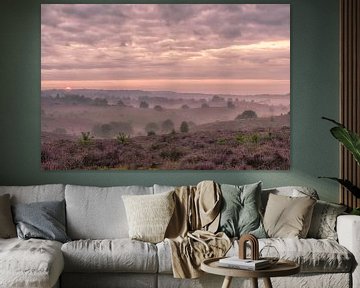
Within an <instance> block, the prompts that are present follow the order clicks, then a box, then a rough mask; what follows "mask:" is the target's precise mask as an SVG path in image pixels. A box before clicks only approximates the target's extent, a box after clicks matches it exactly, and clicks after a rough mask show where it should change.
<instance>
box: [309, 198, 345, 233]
mask: <svg viewBox="0 0 360 288" xmlns="http://www.w3.org/2000/svg"><path fill="white" fill-rule="evenodd" d="M345 210H346V206H344V205H339V204H334V203H329V202H325V201H321V200H318V201H317V202H316V204H315V207H314V211H313V214H312V219H311V225H310V229H309V233H308V237H309V238H315V239H332V240H337V233H336V219H337V217H338V216H339V215H340V214H343V213H344V212H345Z"/></svg>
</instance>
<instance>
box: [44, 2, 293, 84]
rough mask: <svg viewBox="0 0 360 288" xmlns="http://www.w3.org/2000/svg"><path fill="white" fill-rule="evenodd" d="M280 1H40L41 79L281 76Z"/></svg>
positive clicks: (285, 51) (284, 54)
mask: <svg viewBox="0 0 360 288" xmlns="http://www.w3.org/2000/svg"><path fill="white" fill-rule="evenodd" d="M289 41H290V5H288V4H258V5H253V4H226V5H225V4H206V5H204V4H42V6H41V44H42V45H41V46H42V51H41V61H42V65H41V69H42V79H44V80H49V81H50V80H53V81H56V80H60V79H61V80H66V79H68V80H96V79H137V78H139V79H159V78H161V77H163V78H177V77H183V78H184V79H186V78H192V79H211V78H214V77H216V78H217V79H221V78H224V79H225V78H226V77H230V78H234V79H235V78H236V79H248V78H251V79H258V78H261V79H272V78H274V79H283V80H289V78H290V75H289V61H290V58H289V57H290V54H289V51H290V42H289Z"/></svg>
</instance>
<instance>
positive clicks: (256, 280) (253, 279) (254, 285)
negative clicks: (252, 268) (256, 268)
mask: <svg viewBox="0 0 360 288" xmlns="http://www.w3.org/2000/svg"><path fill="white" fill-rule="evenodd" d="M251 282H252V287H253V288H258V279H257V278H251Z"/></svg>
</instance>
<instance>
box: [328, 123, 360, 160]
mask: <svg viewBox="0 0 360 288" xmlns="http://www.w3.org/2000/svg"><path fill="white" fill-rule="evenodd" d="M330 131H331V134H332V135H333V136H334V137H335V138H336V139H337V140H339V141H340V142H341V143H342V144H343V145H344V146H345V147H346V149H348V150H349V151H350V152H351V153H352V154H353V156H354V158H355V160H356V162H358V164H360V137H359V135H357V134H356V133H354V132H352V131H349V130H348V129H346V128H345V127H340V126H337V127H333V128H331V130H330Z"/></svg>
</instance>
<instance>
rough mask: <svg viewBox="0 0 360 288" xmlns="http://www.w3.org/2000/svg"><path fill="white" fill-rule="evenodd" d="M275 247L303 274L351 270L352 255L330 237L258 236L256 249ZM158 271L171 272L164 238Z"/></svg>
mask: <svg viewBox="0 0 360 288" xmlns="http://www.w3.org/2000/svg"><path fill="white" fill-rule="evenodd" d="M265 245H272V246H274V247H275V248H276V249H277V250H278V252H279V254H280V258H282V259H287V260H291V261H295V262H297V263H298V264H300V266H301V272H302V273H310V272H311V273H316V272H321V273H331V272H334V273H340V272H350V271H351V269H352V267H353V265H354V260H353V256H352V254H351V253H350V252H349V251H348V250H347V249H346V248H345V247H343V246H341V245H340V244H339V243H337V242H336V241H334V240H329V239H297V238H267V239H259V246H260V247H259V248H260V249H262V248H263V247H264V246H265ZM156 246H157V249H158V261H159V273H162V274H169V273H172V266H171V248H170V247H169V244H168V243H167V241H164V242H161V243H158V244H157V245H156ZM238 251H239V246H238V242H237V241H235V242H234V244H233V246H232V247H231V249H230V250H229V252H228V253H227V256H235V255H238Z"/></svg>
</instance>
